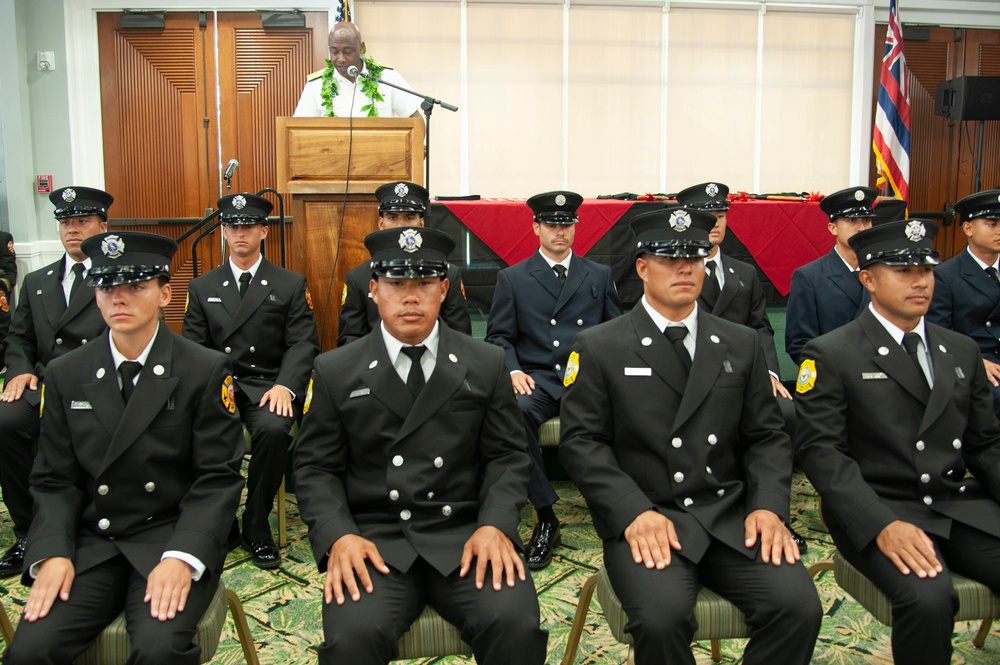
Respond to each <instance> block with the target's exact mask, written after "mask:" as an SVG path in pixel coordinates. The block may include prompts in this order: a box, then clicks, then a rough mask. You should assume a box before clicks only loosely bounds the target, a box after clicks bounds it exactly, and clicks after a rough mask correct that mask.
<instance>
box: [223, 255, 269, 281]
mask: <svg viewBox="0 0 1000 665" xmlns="http://www.w3.org/2000/svg"><path fill="white" fill-rule="evenodd" d="M263 261H264V255H263V254H259V255H258V256H257V262H256V263H254V264H253V265H252V266H250V267H249V268H247V269H246V270H244V269H243V268H239V267H237V265H236V264H235V263H233V257H232V256H230V257H229V267H230V268H231V269H232V271H233V277H235V278H236V283H237V285H239V281H240V275H242V274H243V273H245V272H248V273H250V279H251V280H253V278H254V277H256V276H257V269H258V268H260V264H261V263H262V262H263Z"/></svg>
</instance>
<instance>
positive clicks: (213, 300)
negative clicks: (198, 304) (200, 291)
mask: <svg viewBox="0 0 1000 665" xmlns="http://www.w3.org/2000/svg"><path fill="white" fill-rule="evenodd" d="M205 302H222V298H217V297H215V296H209V297H208V299H207V300H206V301H205Z"/></svg>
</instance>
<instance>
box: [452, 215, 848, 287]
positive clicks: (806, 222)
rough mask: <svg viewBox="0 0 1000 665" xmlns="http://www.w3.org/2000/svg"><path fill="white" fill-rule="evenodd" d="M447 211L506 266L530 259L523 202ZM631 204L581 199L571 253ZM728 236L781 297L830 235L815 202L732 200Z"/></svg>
mask: <svg viewBox="0 0 1000 665" xmlns="http://www.w3.org/2000/svg"><path fill="white" fill-rule="evenodd" d="M442 203H443V204H444V205H445V206H446V207H447V208H448V210H449V211H450V212H451V213H452V214H453V215H455V217H457V218H458V220H459V221H461V222H462V224H463V225H465V226H466V227H467V228H468V229H469V231H471V232H472V233H473V234H474V235H475V236H476V237H477V238H479V239H480V240H482V241H483V242H484V243H485V244H486V245H487V246H488V247H489V248H490V249H491V250H492V251H493V252H495V253H496V255H497V256H499V257H500V259H501V260H503V261H504V262H505V263H506V264H507V265H512V264H514V263H517V262H518V261H521V260H523V259H525V258H527V257H528V256H530V255H531V253H532V252H533V251H535V249H537V248H538V239H537V238H536V237H535V234H534V232H533V231H532V230H531V210H530V209H529V208H528V206H527V205H526V204H525V203H524V201H523V200H517V199H482V200H479V201H443V202H442ZM632 205H633V202H632V201H618V200H615V199H585V200H584V202H583V205H582V206H580V210H579V212H578V215H579V218H580V223H579V224H578V225H577V228H576V239H575V241H574V243H573V247H574V250H575V251H576V252H578V253H579V254H581V255H586V254H587V252H588V251H590V249H591V248H592V247H593V246H594V244H595V243H596V242H597V241H598V240H600V239H601V237H602V236H603V235H604V234H605V233H607V231H608V230H609V229H611V228H612V227H613V226H614V225H615V223H616V222H618V220H619V219H620V218H621V217H622V215H624V214H625V213H626V212H627V211H628V210H629V208H631V207H632ZM726 218H727V222H728V224H729V231H730V232H731V233H733V234H734V235H735V236H736V237H737V238H739V240H740V242H742V243H743V244H744V245H745V246H746V248H747V250H749V251H750V253H751V255H753V257H754V260H755V261H756V262H757V264H758V265H759V266H760V268H761V269H762V270H763V271H764V273H765V274H766V275H767V276H768V278H769V279H770V280H771V283H772V284H774V286H775V288H777V289H778V291H780V292H781V294H782V295H787V294H788V289H789V286H790V284H791V280H792V272H793V271H794V270H795V269H796V268H797V267H799V266H801V265H804V264H806V263H808V262H809V261H812V260H813V259H815V258H818V257H819V256H821V255H823V254H825V253H826V252H828V251H830V248H831V247H832V246H833V236H832V235H830V232H829V231H828V230H827V224H826V222H827V217H826V215H824V214H823V212H822V211H821V210H820V209H819V204H818V203H816V202H811V201H809V202H797V201H734V202H733V203H732V205H731V206H730V209H729V214H728V215H727V216H726Z"/></svg>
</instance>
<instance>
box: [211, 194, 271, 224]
mask: <svg viewBox="0 0 1000 665" xmlns="http://www.w3.org/2000/svg"><path fill="white" fill-rule="evenodd" d="M217 205H218V206H219V210H221V211H222V212H220V213H219V220H220V221H221V222H222V225H223V226H241V225H251V224H267V216H268V215H269V214H270V213H271V210H272V209H273V208H274V206H273V205H272V204H271V202H270V201H268V200H267V199H265V198H264V197H263V196H257V195H256V194H231V195H229V196H223V197H222V198H221V199H219V202H218V204H217Z"/></svg>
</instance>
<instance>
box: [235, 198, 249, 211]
mask: <svg viewBox="0 0 1000 665" xmlns="http://www.w3.org/2000/svg"><path fill="white" fill-rule="evenodd" d="M233 207H234V208H236V209H237V210H243V208H246V207H247V200H246V197H244V196H243V195H242V194H237V195H236V196H234V197H233Z"/></svg>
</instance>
